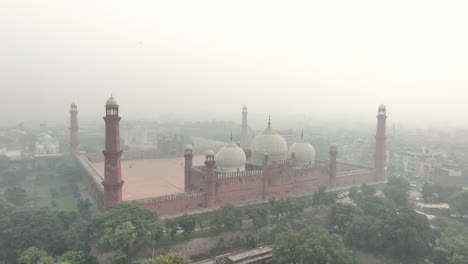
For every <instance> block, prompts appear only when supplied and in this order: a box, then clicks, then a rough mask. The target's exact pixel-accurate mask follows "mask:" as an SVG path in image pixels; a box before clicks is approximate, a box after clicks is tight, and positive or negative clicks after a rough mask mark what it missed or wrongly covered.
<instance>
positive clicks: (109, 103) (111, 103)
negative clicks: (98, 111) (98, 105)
mask: <svg viewBox="0 0 468 264" xmlns="http://www.w3.org/2000/svg"><path fill="white" fill-rule="evenodd" d="M107 106H117V107H119V104H118V103H117V100H115V98H114V97H113V96H112V95H111V97H110V98H109V99H108V100H107V102H106V107H107Z"/></svg>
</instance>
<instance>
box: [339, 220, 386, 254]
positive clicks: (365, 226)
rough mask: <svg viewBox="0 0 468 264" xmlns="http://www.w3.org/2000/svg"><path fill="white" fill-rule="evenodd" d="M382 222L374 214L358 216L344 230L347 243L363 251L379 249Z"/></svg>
mask: <svg viewBox="0 0 468 264" xmlns="http://www.w3.org/2000/svg"><path fill="white" fill-rule="evenodd" d="M381 226H382V224H381V223H380V220H379V219H378V218H376V217H374V216H360V217H357V218H355V219H354V220H353V222H352V223H351V224H350V225H349V227H348V230H347V232H346V236H345V240H346V242H347V244H348V245H350V246H353V247H356V248H359V249H362V250H364V251H372V250H380V249H381V244H382V241H381V239H380V237H379V234H380V228H381Z"/></svg>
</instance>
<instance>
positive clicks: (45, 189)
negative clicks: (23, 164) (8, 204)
mask: <svg viewBox="0 0 468 264" xmlns="http://www.w3.org/2000/svg"><path fill="white" fill-rule="evenodd" d="M21 177H24V178H23V180H21V181H20V182H18V184H16V185H17V186H19V187H21V188H23V189H25V190H26V191H27V195H28V200H30V201H31V205H34V206H38V207H49V208H52V209H53V210H62V211H77V210H78V208H77V198H76V197H74V195H73V193H74V192H73V189H72V188H73V186H74V184H73V183H72V182H70V180H69V179H68V178H67V177H66V176H65V175H56V174H55V173H54V172H52V171H51V172H49V171H37V172H27V173H26V175H21ZM6 188H7V187H5V186H2V187H1V188H0V189H1V190H0V191H1V192H2V193H3V192H4V191H5V189H6ZM53 193H54V195H55V197H56V198H55V207H54V206H53V205H52V195H53Z"/></svg>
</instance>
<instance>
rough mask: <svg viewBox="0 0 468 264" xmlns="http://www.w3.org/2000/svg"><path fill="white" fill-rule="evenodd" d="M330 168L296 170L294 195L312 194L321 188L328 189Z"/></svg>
mask: <svg viewBox="0 0 468 264" xmlns="http://www.w3.org/2000/svg"><path fill="white" fill-rule="evenodd" d="M328 173H329V172H328V168H316V169H309V170H296V172H295V174H296V176H295V180H296V181H295V183H294V193H295V194H311V193H313V192H314V191H316V190H318V188H319V187H320V186H326V187H328V184H329V175H328Z"/></svg>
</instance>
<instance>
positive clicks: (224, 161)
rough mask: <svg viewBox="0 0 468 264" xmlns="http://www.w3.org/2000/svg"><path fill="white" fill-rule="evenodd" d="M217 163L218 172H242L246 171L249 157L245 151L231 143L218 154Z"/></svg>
mask: <svg viewBox="0 0 468 264" xmlns="http://www.w3.org/2000/svg"><path fill="white" fill-rule="evenodd" d="M215 161H216V168H217V169H218V171H221V172H225V173H230V172H240V171H245V163H246V162H247V157H246V156H245V152H244V150H243V149H242V148H240V147H239V146H238V145H237V144H236V143H234V142H232V141H231V142H230V143H229V144H227V145H226V146H223V147H222V148H221V149H220V150H219V151H218V153H216V156H215Z"/></svg>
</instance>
